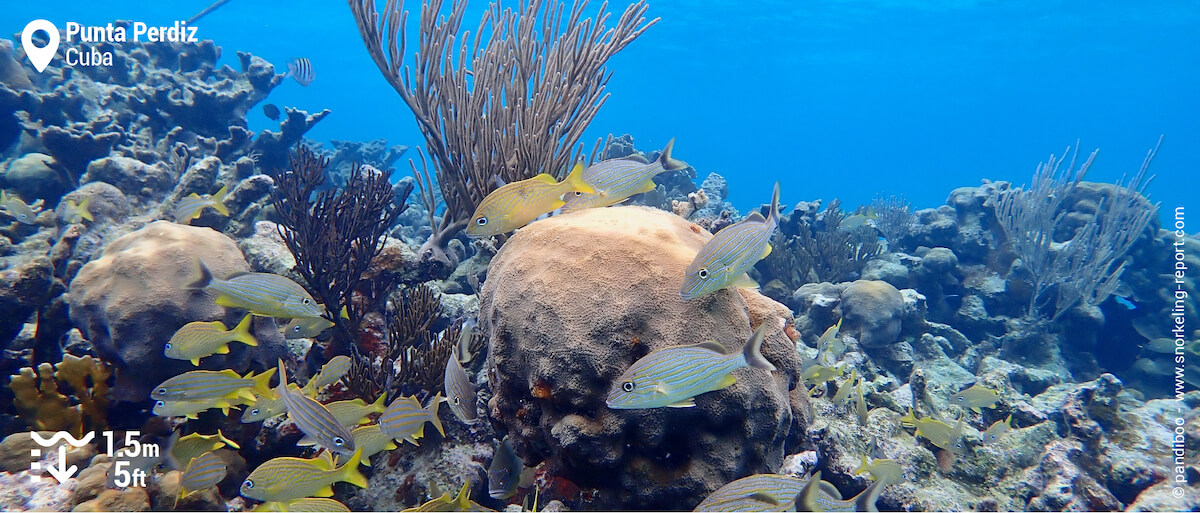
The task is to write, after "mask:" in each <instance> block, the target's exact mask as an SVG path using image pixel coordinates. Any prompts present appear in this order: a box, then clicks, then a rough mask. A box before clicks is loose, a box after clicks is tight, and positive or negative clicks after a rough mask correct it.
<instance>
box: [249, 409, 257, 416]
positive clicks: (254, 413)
mask: <svg viewBox="0 0 1200 513" xmlns="http://www.w3.org/2000/svg"><path fill="white" fill-rule="evenodd" d="M250 415H254V416H258V408H255V409H253V410H250Z"/></svg>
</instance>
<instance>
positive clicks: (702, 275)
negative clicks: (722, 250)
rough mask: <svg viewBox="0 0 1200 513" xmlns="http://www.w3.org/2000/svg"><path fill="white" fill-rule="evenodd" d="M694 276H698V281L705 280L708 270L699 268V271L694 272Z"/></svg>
mask: <svg viewBox="0 0 1200 513" xmlns="http://www.w3.org/2000/svg"><path fill="white" fill-rule="evenodd" d="M696 276H699V277H700V279H704V278H707V277H708V268H705V267H701V268H700V270H699V271H697V272H696Z"/></svg>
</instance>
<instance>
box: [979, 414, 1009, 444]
mask: <svg viewBox="0 0 1200 513" xmlns="http://www.w3.org/2000/svg"><path fill="white" fill-rule="evenodd" d="M1011 430H1012V414H1009V416H1008V418H1007V419H1004V420H997V421H996V422H993V423H992V425H990V426H988V428H987V430H985V431H984V432H983V433H982V434H981V435H980V436H981V437H982V438H983V444H984V445H993V444H995V443H996V442H999V441H1000V437H1001V436H1004V433H1007V432H1009V431H1011Z"/></svg>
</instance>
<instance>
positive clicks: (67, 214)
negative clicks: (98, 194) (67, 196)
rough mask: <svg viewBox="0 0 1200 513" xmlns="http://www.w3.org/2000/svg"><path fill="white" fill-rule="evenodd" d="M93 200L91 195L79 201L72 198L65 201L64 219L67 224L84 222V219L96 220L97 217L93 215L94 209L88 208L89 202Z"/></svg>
mask: <svg viewBox="0 0 1200 513" xmlns="http://www.w3.org/2000/svg"><path fill="white" fill-rule="evenodd" d="M91 202H92V197H91V196H87V197H85V198H83V199H82V200H80V202H79V203H75V202H74V201H72V200H65V201H63V216H62V217H63V220H65V221H66V222H67V224H75V223H82V222H83V220H84V219H87V220H88V221H95V220H96V218H95V217H92V211H91V210H90V209H88V204H89V203H91Z"/></svg>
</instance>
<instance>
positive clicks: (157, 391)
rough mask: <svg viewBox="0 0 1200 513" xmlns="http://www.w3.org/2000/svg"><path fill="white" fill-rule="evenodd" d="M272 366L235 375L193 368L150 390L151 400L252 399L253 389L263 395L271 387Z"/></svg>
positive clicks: (229, 372)
mask: <svg viewBox="0 0 1200 513" xmlns="http://www.w3.org/2000/svg"><path fill="white" fill-rule="evenodd" d="M273 375H275V369H269V370H267V371H266V372H264V373H262V374H259V375H258V376H255V375H254V371H250V372H248V373H246V375H245V376H238V374H237V373H236V372H233V371H232V370H229V369H225V370H221V371H206V370H196V371H191V372H185V373H183V374H180V375H178V376H175V377H173V378H170V379H168V380H166V381H164V382H162V383H160V384H159V385H158V386H157V387H154V391H153V392H151V393H150V398H151V399H160V400H163V401H192V402H196V401H203V400H206V399H214V400H215V399H236V398H242V399H245V400H247V401H253V400H254V392H258V393H260V394H265V393H267V392H268V391H270V390H271V376H273ZM242 404H245V403H242Z"/></svg>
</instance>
